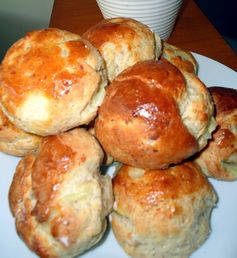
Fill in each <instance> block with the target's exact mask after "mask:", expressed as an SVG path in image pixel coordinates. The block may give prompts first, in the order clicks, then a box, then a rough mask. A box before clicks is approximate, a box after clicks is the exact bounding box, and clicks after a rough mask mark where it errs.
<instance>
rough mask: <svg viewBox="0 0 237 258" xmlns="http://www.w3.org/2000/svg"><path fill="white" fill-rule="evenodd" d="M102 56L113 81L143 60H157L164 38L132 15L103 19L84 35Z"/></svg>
mask: <svg viewBox="0 0 237 258" xmlns="http://www.w3.org/2000/svg"><path fill="white" fill-rule="evenodd" d="M83 37H84V38H85V39H87V40H89V41H90V42H91V43H92V44H93V45H94V46H95V47H96V48H98V50H99V51H100V53H101V55H102V56H103V58H104V60H105V63H106V68H107V72H108V79H109V81H112V80H113V79H114V78H115V77H116V76H117V75H118V74H119V73H120V72H122V71H123V70H124V69H126V68H127V67H129V66H131V65H133V64H135V63H137V62H138V61H141V60H149V59H155V58H156V57H158V56H159V55H160V52H161V41H160V38H159V36H158V35H155V34H153V33H152V31H151V30H150V29H149V27H148V26H146V25H144V24H142V23H141V22H139V21H136V20H134V19H131V18H122V17H118V18H111V19H104V20H102V21H101V22H99V23H98V24H96V25H94V26H93V27H91V28H90V29H89V30H88V31H86V32H85V33H84V34H83Z"/></svg>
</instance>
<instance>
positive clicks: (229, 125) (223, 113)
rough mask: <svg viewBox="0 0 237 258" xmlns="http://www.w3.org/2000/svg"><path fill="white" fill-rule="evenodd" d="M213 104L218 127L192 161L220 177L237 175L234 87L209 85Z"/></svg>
mask: <svg viewBox="0 0 237 258" xmlns="http://www.w3.org/2000/svg"><path fill="white" fill-rule="evenodd" d="M209 90H210V92H211V95H212V97H213V100H214V103H215V107H216V121H217V124H218V127H217V130H216V131H215V132H214V134H213V139H212V140H211V141H209V143H208V145H207V147H206V148H204V149H203V151H202V152H201V153H200V155H198V156H197V158H196V159H195V161H196V162H197V163H198V164H199V165H200V166H201V168H202V170H203V172H204V173H205V174H206V175H207V176H210V177H213V178H216V179H220V180H236V179H237V90H235V89H230V88H224V87H210V88H209Z"/></svg>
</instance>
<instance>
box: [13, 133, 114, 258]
mask: <svg viewBox="0 0 237 258" xmlns="http://www.w3.org/2000/svg"><path fill="white" fill-rule="evenodd" d="M102 159H103V151H102V149H101V147H100V145H99V144H98V142H97V141H96V139H95V138H94V137H93V136H92V135H91V134H90V133H88V132H87V131H85V130H84V129H74V130H71V131H69V132H67V133H62V134H59V135H57V136H47V137H45V138H44V139H43V140H42V144H41V145H40V147H39V150H38V152H37V153H36V154H30V155H27V156H25V158H24V159H22V160H21V161H20V163H19V164H18V166H17V169H16V173H15V176H14V179H13V182H12V184H11V188H10V192H9V202H10V207H11V211H12V213H13V215H14V217H15V222H16V229H17V232H18V234H19V235H20V237H21V238H22V239H23V240H24V242H25V243H26V244H27V245H28V247H29V248H30V249H31V250H33V251H34V252H35V253H36V254H37V255H38V256H40V257H74V256H77V255H79V254H81V253H83V252H84V251H86V250H87V249H89V248H90V247H92V246H94V245H95V244H96V243H97V242H98V241H99V240H100V239H101V237H102V235H103V233H104V231H105V229H106V225H107V221H106V216H107V215H108V214H109V212H110V211H111V209H112V203H113V200H112V184H111V179H110V177H108V176H102V175H101V174H100V172H99V166H100V163H101V161H102Z"/></svg>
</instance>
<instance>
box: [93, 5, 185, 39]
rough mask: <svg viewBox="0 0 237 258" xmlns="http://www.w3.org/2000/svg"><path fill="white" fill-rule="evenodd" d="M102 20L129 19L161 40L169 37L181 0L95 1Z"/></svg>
mask: <svg viewBox="0 0 237 258" xmlns="http://www.w3.org/2000/svg"><path fill="white" fill-rule="evenodd" d="M96 1H97V4H98V6H99V8H100V10H101V12H102V15H103V16H104V18H114V17H130V18H133V19H136V20H138V21H140V22H142V23H144V24H146V25H148V26H149V27H150V29H151V30H152V31H154V32H156V33H157V34H158V35H159V36H160V38H161V39H164V40H166V39H168V37H169V36H170V34H171V32H172V30H173V27H174V24H175V21H176V18H177V15H178V13H179V10H180V7H181V4H182V0H96Z"/></svg>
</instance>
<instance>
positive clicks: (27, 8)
mask: <svg viewBox="0 0 237 258" xmlns="http://www.w3.org/2000/svg"><path fill="white" fill-rule="evenodd" d="M53 2H54V1H53V0H0V61H1V59H2V58H3V56H4V54H5V52H6V50H7V49H8V48H9V46H10V45H11V44H13V43H14V42H15V41H16V40H17V39H19V38H20V37H22V36H23V35H25V33H26V32H27V31H31V30H34V29H41V28H45V27H48V25H49V21H50V16H51V12H52V7H53Z"/></svg>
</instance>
